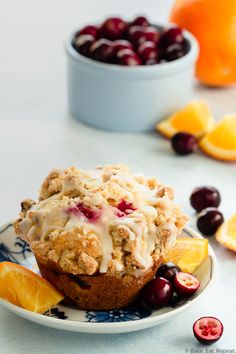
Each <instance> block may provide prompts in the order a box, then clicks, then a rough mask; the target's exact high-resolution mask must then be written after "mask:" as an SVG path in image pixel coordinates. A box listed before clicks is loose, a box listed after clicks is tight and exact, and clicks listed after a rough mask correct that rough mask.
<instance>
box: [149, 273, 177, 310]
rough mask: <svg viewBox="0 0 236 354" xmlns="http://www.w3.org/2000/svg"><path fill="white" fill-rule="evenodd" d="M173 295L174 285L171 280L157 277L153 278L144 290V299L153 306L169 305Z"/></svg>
mask: <svg viewBox="0 0 236 354" xmlns="http://www.w3.org/2000/svg"><path fill="white" fill-rule="evenodd" d="M172 296H173V286H172V284H171V282H169V280H167V279H164V278H160V277H157V278H155V279H153V280H151V281H150V282H149V283H147V285H145V287H144V288H143V290H142V299H143V300H144V301H145V302H146V304H147V305H148V306H150V307H152V308H161V307H163V306H165V305H167V304H168V303H169V302H170V300H171V299H172Z"/></svg>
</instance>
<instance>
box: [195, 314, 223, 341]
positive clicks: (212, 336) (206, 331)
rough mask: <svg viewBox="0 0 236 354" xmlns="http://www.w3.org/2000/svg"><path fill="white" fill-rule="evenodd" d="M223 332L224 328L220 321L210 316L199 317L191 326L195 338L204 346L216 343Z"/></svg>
mask: <svg viewBox="0 0 236 354" xmlns="http://www.w3.org/2000/svg"><path fill="white" fill-rule="evenodd" d="M223 331H224V327H223V324H222V323H221V321H220V320H218V318H215V317H211V316H206V317H201V318H199V319H198V320H197V321H196V322H195V323H194V324H193V334H194V336H195V338H196V339H197V340H198V341H199V342H200V343H202V344H206V345H209V344H212V343H215V342H217V341H218V340H219V339H220V337H221V336H222V334H223Z"/></svg>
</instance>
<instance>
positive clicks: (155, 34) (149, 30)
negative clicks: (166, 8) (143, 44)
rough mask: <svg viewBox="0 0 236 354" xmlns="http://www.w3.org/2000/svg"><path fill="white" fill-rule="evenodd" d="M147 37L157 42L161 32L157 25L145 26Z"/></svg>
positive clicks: (148, 39)
mask: <svg viewBox="0 0 236 354" xmlns="http://www.w3.org/2000/svg"><path fill="white" fill-rule="evenodd" d="M145 37H146V40H147V41H150V42H154V43H157V42H158V40H159V38H160V32H159V31H158V30H157V29H156V28H155V27H151V26H149V27H145Z"/></svg>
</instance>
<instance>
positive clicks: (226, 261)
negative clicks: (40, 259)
mask: <svg viewBox="0 0 236 354" xmlns="http://www.w3.org/2000/svg"><path fill="white" fill-rule="evenodd" d="M171 3H172V0H146V1H143V0H132V1H131V0H129V1H127V0H119V1H118V0H117V1H115V0H100V1H96V0H85V1H81V0H80V1H78V0H71V1H66V0H60V1H59V0H41V1H37V2H36V1H32V0H21V1H14V0H1V1H0V4H1V11H0V43H1V54H0V161H1V177H0V180H1V184H0V196H1V208H0V210H1V212H0V223H4V222H6V221H8V220H10V219H12V218H14V217H16V215H17V213H18V211H19V203H20V201H21V200H22V199H23V198H25V197H36V196H37V190H38V188H39V185H40V183H41V181H42V179H43V178H44V176H45V175H46V174H47V172H48V171H49V170H50V169H51V168H52V167H66V166H69V165H72V164H75V165H77V166H79V167H82V168H87V167H93V166H95V165H97V164H105V163H118V162H125V163H127V164H129V165H130V166H131V167H132V169H133V170H134V171H136V172H138V171H142V172H145V174H147V175H155V176H157V178H158V179H159V180H161V181H163V182H165V183H166V184H169V185H172V186H173V187H174V188H175V189H176V198H177V201H178V202H179V203H180V204H182V206H183V209H184V211H185V212H186V213H188V214H189V215H190V222H189V226H193V227H195V216H194V213H193V211H192V209H191V208H190V206H189V195H190V193H191V190H192V189H193V187H195V186H198V185H201V184H209V185H214V186H216V187H218V188H219V189H220V191H221V194H222V199H223V201H222V205H221V209H222V211H223V212H224V214H225V217H229V216H230V215H231V214H232V213H233V212H236V202H235V192H236V185H235V179H236V165H235V164H226V163H221V162H217V161H214V160H211V159H209V158H207V157H205V156H203V155H201V154H200V153H199V154H195V155H192V156H189V157H184V158H181V157H177V156H175V155H174V154H173V153H172V151H171V149H170V146H169V144H168V142H167V141H166V140H164V139H162V138H161V137H159V136H157V135H156V134H147V135H142V134H140V135H138V134H133V135H131V134H129V135H128V134H114V133H113V134H112V133H107V132H103V131H96V130H94V129H91V128H88V127H86V126H83V125H81V124H79V123H77V122H74V121H73V120H72V119H71V118H70V117H69V116H68V114H67V104H66V83H65V82H66V73H65V56H64V53H63V46H62V42H63V39H64V38H65V37H66V35H67V34H68V33H69V32H70V30H71V29H73V28H75V27H77V26H78V27H79V26H80V25H82V24H83V23H86V22H91V23H93V22H95V21H97V20H98V19H102V18H104V17H105V16H106V15H108V14H122V15H124V16H126V17H129V16H133V15H134V14H137V13H147V14H148V15H149V16H150V19H151V20H153V21H165V20H166V18H167V14H168V10H169V7H170V5H171ZM194 97H200V98H204V99H206V100H207V101H208V102H209V104H210V106H211V108H212V111H213V113H214V115H215V116H216V118H217V119H219V118H220V117H222V116H223V115H224V114H226V113H231V112H236V89H235V88H229V89H214V90H210V89H207V88H203V87H201V86H200V85H196V88H195V93H194ZM210 243H211V244H212V246H213V248H214V250H215V252H216V255H217V259H218V264H219V267H218V274H217V279H216V282H215V285H214V286H213V287H212V289H211V290H210V291H209V293H207V294H206V296H205V297H204V298H203V299H201V301H200V302H199V303H198V304H197V305H195V306H194V307H193V308H191V309H190V310H188V311H187V312H186V313H184V314H181V315H180V316H179V317H177V318H175V319H173V320H172V321H171V322H169V323H165V324H163V325H160V326H158V327H154V328H151V329H148V330H144V331H140V332H135V333H130V334H129V333H127V334H122V335H89V334H80V333H67V332H63V331H59V330H54V329H49V328H46V327H42V326H39V325H37V324H34V323H31V322H28V321H26V320H23V319H21V318H18V317H17V316H15V315H13V314H12V313H10V312H8V311H7V310H6V309H4V308H3V307H0V353H1V354H15V353H17V354H21V353H22V354H23V353H26V354H28V353H29V354H37V353H48V354H49V353H50V354H51V353H63V354H69V353H89V354H90V353H99V354H100V353H101V354H103V353H123V354H124V353H130V354H132V353H134V354H138V353H143V352H145V353H147V354H148V353H161V354H165V353H168V354H171V353H176V354H178V353H185V352H187V351H188V350H189V353H191V352H194V351H195V352H197V350H198V352H201V350H202V353H206V352H207V351H206V349H205V347H202V346H201V345H199V344H198V343H197V342H196V341H195V339H194V338H193V335H192V324H193V322H194V321H195V320H196V319H197V318H198V317H201V316H204V315H213V316H216V317H219V318H220V319H221V320H222V321H223V323H224V325H225V333H224V335H223V337H222V339H221V341H220V342H218V343H216V344H215V345H214V346H213V347H211V348H213V350H214V352H215V353H216V352H217V350H218V352H219V351H220V350H232V349H234V350H235V352H236V338H235V333H236V325H235V308H236V282H235V274H236V255H235V254H233V253H232V252H230V251H227V250H226V249H224V248H223V247H221V246H220V245H218V244H217V243H216V242H215V241H214V238H211V239H210ZM209 350H210V348H208V352H209Z"/></svg>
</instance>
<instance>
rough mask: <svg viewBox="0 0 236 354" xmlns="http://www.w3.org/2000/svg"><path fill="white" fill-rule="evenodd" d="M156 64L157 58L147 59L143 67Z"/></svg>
mask: <svg viewBox="0 0 236 354" xmlns="http://www.w3.org/2000/svg"><path fill="white" fill-rule="evenodd" d="M158 63H159V60H158V59H157V58H152V59H148V60H145V61H144V62H143V64H144V65H155V64H158Z"/></svg>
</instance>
